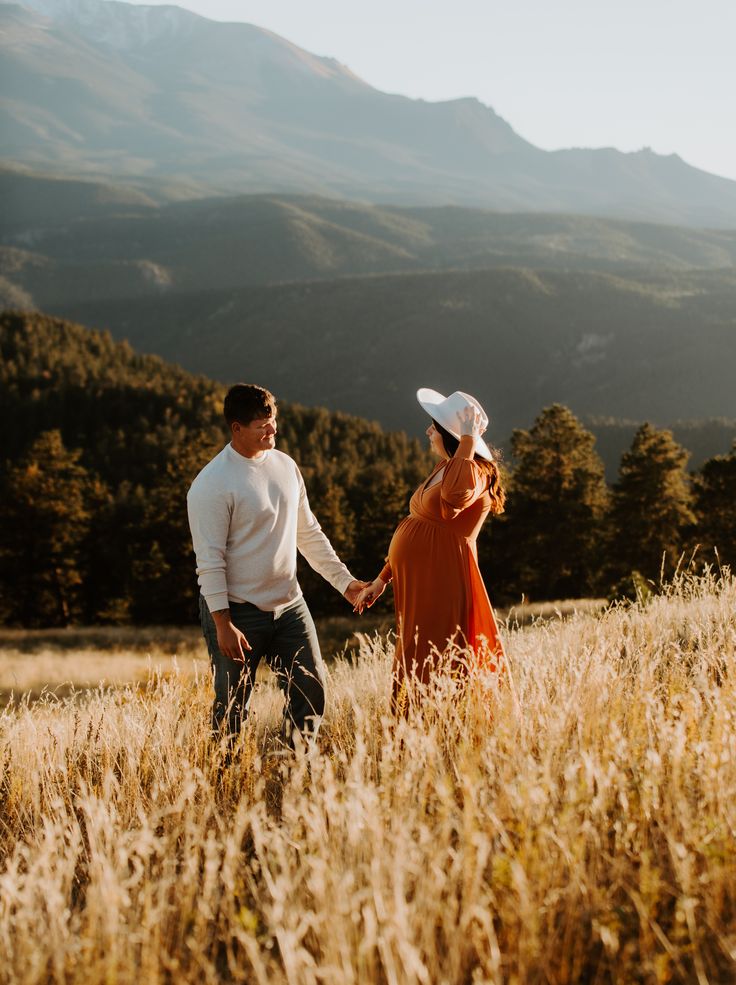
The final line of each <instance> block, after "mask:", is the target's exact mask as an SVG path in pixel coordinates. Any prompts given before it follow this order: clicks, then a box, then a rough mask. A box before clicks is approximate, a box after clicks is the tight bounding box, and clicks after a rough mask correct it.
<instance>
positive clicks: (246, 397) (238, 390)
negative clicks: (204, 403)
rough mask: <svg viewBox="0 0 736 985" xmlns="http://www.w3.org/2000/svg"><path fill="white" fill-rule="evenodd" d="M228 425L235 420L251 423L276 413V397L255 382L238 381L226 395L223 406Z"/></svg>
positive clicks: (240, 422) (241, 422)
mask: <svg viewBox="0 0 736 985" xmlns="http://www.w3.org/2000/svg"><path fill="white" fill-rule="evenodd" d="M223 413H224V414H225V420H226V421H227V424H228V427H230V425H231V424H233V423H234V422H235V421H237V422H238V424H250V423H251V421H258V420H261V419H262V418H265V417H272V416H273V415H274V414H275V413H276V399H275V397H274V395H273V394H272V393H269V391H268V390H266V389H264V387H262V386H256V385H255V383H236V384H235V385H234V386H231V387H230V389H229V390H228V391H227V394H226V395H225V404H224V407H223Z"/></svg>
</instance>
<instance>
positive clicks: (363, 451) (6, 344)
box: [0, 313, 736, 627]
mask: <svg viewBox="0 0 736 985" xmlns="http://www.w3.org/2000/svg"><path fill="white" fill-rule="evenodd" d="M0 357H1V359H0V412H1V413H2V417H3V421H4V422H5V427H4V428H3V429H2V431H1V432H0V462H2V463H3V466H2V475H0V619H2V621H3V622H5V623H6V624H19V625H23V626H28V627H32V626H49V625H66V624H71V623H93V622H111V623H123V622H132V623H141V624H142V623H168V622H185V621H192V620H194V618H195V613H196V594H197V586H196V578H195V575H194V559H193V556H192V552H191V542H190V537H189V529H188V525H187V518H186V505H185V498H186V492H187V489H188V487H189V484H190V482H191V480H192V479H193V478H194V476H195V475H196V473H197V472H198V471H199V469H200V468H201V467H202V466H203V465H204V464H205V463H206V462H207V461H208V460H209V459H210V458H211V457H212V456H213V455H214V454H216V453H217V451H218V450H219V449H220V448H221V447H222V446H223V444H224V442H225V441H226V440H227V437H226V433H225V431H224V427H223V425H222V422H221V406H222V397H223V394H224V388H223V387H222V386H220V385H219V384H217V383H214V382H213V381H211V380H208V379H206V378H205V377H198V376H194V375H192V374H189V373H186V372H185V371H184V370H182V369H180V368H179V367H176V366H174V365H171V364H169V363H165V362H164V361H163V360H161V359H158V358H157V357H153V356H142V355H139V354H137V353H135V352H134V351H133V350H132V349H131V348H130V347H129V346H127V345H125V344H120V343H115V342H113V341H112V339H111V338H110V337H109V336H108V335H106V334H105V333H98V332H91V331H89V330H87V329H84V328H82V327H81V326H77V325H72V324H70V323H68V322H64V321H61V320H59V319H53V318H48V317H46V316H43V315H38V314H33V315H31V314H20V313H5V314H3V315H2V316H0ZM244 375H247V367H246V369H245V370H244ZM259 382H265V383H266V384H267V383H268V381H259ZM277 396H278V395H277ZM279 429H280V434H279V440H278V447H280V448H281V449H282V450H283V451H285V452H287V453H288V454H290V455H292V456H293V457H294V458H295V459H296V460H297V462H298V463H299V465H300V468H301V469H302V472H303V474H304V478H305V482H306V485H307V489H308V492H309V497H310V502H311V505H312V508H313V510H314V512H315V514H316V515H317V517H318V519H319V520H320V522H321V524H322V526H323V528H324V529H325V531H326V533H327V534H328V536H329V537H330V539H331V540H332V543H333V544H334V546H335V548H336V549H337V551H338V553H339V554H340V556H341V557H342V558H343V559H344V560H345V561H346V563H347V564H348V565H349V566H350V567H351V570H353V572H354V573H355V574H356V576H358V577H366V578H368V577H372V576H373V575H374V574H375V573H376V572H377V571H378V570H379V568H380V567H381V564H382V560H383V557H384V554H385V552H386V550H387V548H388V543H389V541H390V538H391V534H392V532H393V529H394V527H395V525H396V523H397V522H398V520H399V519H400V518H401V517H402V516H403V515H405V513H406V511H407V508H408V501H409V497H410V495H411V493H412V491H413V489H414V488H415V487H416V486H417V485H418V484H419V482H421V481H422V479H423V478H424V477H425V476H426V474H427V472H428V471H429V468H430V467H431V459H430V457H429V454H428V452H427V450H426V449H425V447H424V446H423V445H422V444H420V443H419V442H418V441H415V440H411V439H409V438H407V436H406V435H404V434H401V433H386V432H384V431H383V430H382V429H381V428H380V426H379V425H378V424H376V423H373V422H369V421H365V420H362V419H360V418H355V417H352V416H350V415H347V414H341V413H335V412H328V411H327V410H324V409H322V408H304V407H299V406H296V405H290V404H285V403H282V402H280V403H279ZM594 444H595V439H594V437H593V435H592V434H590V433H589V432H588V431H587V430H586V429H585V428H584V427H583V425H582V424H581V423H580V421H578V420H577V418H576V417H575V416H574V415H573V414H572V412H571V411H570V410H568V409H567V408H565V407H563V406H561V405H553V406H551V407H548V408H546V409H545V410H543V411H542V412H541V414H540V415H539V417H538V418H537V420H536V421H535V422H534V424H533V426H532V427H531V428H529V429H528V430H518V431H516V432H514V435H513V438H512V442H511V457H510V461H509V463H508V464H507V465H506V466H505V467H504V471H505V478H506V483H507V487H508V490H509V500H508V507H507V512H506V514H504V516H503V517H502V518H499V519H497V520H495V521H493V522H490V523H488V524H486V527H485V529H484V533H483V534H482V536H481V540H480V541H479V555H480V562H481V567H482V569H483V572H484V575H485V577H486V581H487V584H488V586H489V589H490V591H491V594H492V597H493V600H494V601H495V602H496V603H506V602H510V601H518V600H519V599H520V598H521V597H526V598H529V599H534V600H541V599H551V598H563V597H575V596H583V595H590V594H601V593H603V594H615V593H621V592H630V591H631V588H632V585H633V579H636V578H640V579H641V578H643V579H651V580H654V581H656V580H657V579H658V577H659V574H660V570H661V568H662V564H663V558H664V567H665V573H666V574H667V573H671V572H672V571H673V570H674V567H675V566H676V564H677V563H678V559H679V558H680V556H681V555H682V553H683V551H685V552H692V551H693V550H694V548H695V545H696V544H700V545H701V548H700V554H701V556H702V557H703V558H708V559H711V560H713V559H714V558H715V554H714V549H715V548H717V549H718V551H719V552H720V553H719V557H720V559H721V562H722V563H732V562H733V560H734V557H736V513H735V511H734V492H735V491H736V446H735V447H734V449H733V450H732V451H731V452H730V454H728V455H724V456H718V457H715V458H712V459H711V460H709V461H708V462H706V463H705V465H704V466H703V467H702V468H701V469H700V470H699V471H698V472H697V473H695V474H690V473H688V472H687V458H688V453H687V452H686V451H685V450H684V449H683V448H681V447H680V446H679V445H678V444H677V443H676V442H675V440H674V439H673V437H672V435H671V433H670V432H669V431H666V430H662V429H657V428H655V427H653V426H651V425H648V424H645V425H643V426H642V427H641V428H640V429H639V431H638V432H637V433H636V435H635V437H634V441H633V444H632V446H631V448H630V449H629V451H628V452H626V453H625V454H624V456H623V458H622V460H621V467H620V471H619V476H618V480H617V481H616V483H615V484H614V485H613V486H612V487H609V486H607V484H606V482H605V478H604V472H603V463H602V462H601V459H600V458H599V456H598V455H597V453H596V451H595V447H594ZM300 580H301V582H302V585H303V587H304V590H305V593H306V594H307V595H308V597H309V599H310V603H311V604H312V606H313V608H314V610H315V611H316V612H317V613H327V612H332V613H335V612H341V611H343V608H342V607H343V606H344V603H341V601H340V600H339V599H338V597H337V596H336V595H335V593H334V592H333V591H332V589H330V588H329V586H327V585H326V584H325V583H324V582H323V581H322V580H321V579H320V578H319V577H318V576H317V575H316V574H314V572H312V571H311V569H309V568H308V566H306V565H302V566H301V568H300Z"/></svg>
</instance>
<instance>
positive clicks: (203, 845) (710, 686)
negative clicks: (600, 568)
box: [0, 576, 736, 985]
mask: <svg viewBox="0 0 736 985" xmlns="http://www.w3.org/2000/svg"><path fill="white" fill-rule="evenodd" d="M507 643H508V650H509V654H510V659H511V665H512V668H513V674H514V681H515V686H516V692H517V694H518V703H519V704H518V708H519V709H520V714H519V713H518V710H517V707H516V705H515V702H514V700H513V696H512V692H511V689H510V688H505V689H504V690H502V691H501V692H499V693H498V694H497V695H495V696H493V695H484V694H483V693H482V692H481V690H480V688H479V687H473V688H472V689H471V690H470V692H469V693H466V694H462V693H460V692H459V691H458V690H457V688H456V686H455V685H454V684H453V683H452V682H449V681H448V682H444V684H443V685H442V686H441V687H439V688H438V689H437V690H436V692H435V693H434V694H433V695H432V696H431V698H428V699H427V700H426V703H425V705H424V709H423V712H422V714H419V715H416V716H414V717H413V718H412V719H411V720H409V721H408V722H401V723H399V724H398V725H396V724H395V723H394V722H393V721H392V720H391V719H390V718H389V717H388V692H389V669H390V653H388V652H387V649H386V646H385V644H384V643H383V642H382V641H381V639H379V638H374V639H370V638H367V637H366V638H365V639H364V640H363V645H362V649H361V654H360V657H359V659H358V661H357V663H356V664H355V665H351V664H350V663H348V662H346V661H337V662H336V663H335V664H333V665H332V667H331V669H330V671H329V706H328V711H327V714H326V717H325V721H324V726H323V729H322V732H321V736H320V750H319V751H316V750H311V751H308V752H306V753H305V754H303V755H301V756H299V757H297V758H296V759H295V760H294V761H288V760H281V759H279V758H278V757H270V756H268V755H267V754H268V752H269V749H270V748H271V745H270V737H271V736H272V734H273V733H274V731H275V730H276V728H277V726H278V719H279V714H280V709H279V697H278V694H277V693H276V692H275V691H274V690H272V688H271V687H270V686H269V685H261V686H260V687H259V688H258V691H257V694H256V700H255V706H254V709H253V716H252V718H251V720H250V722H249V724H248V727H247V730H246V732H245V733H244V735H243V740H242V745H241V747H240V750H239V755H238V756H237V757H236V760H235V762H234V764H233V765H232V766H231V767H230V768H229V769H227V770H223V769H221V768H220V764H219V763H218V759H217V756H216V755H215V754H213V752H212V750H211V749H210V747H209V743H208V732H207V722H208V713H209V701H210V693H209V686H208V682H207V679H206V677H205V678H201V679H199V680H194V681H192V680H191V679H188V678H183V677H177V676H173V677H172V676H167V677H163V676H160V677H158V678H154V679H153V680H152V681H151V682H150V683H149V685H148V687H147V688H146V689H145V690H144V691H142V692H141V691H138V690H133V689H127V690H125V689H124V690H122V691H121V690H115V691H113V690H98V691H96V692H93V693H92V694H91V695H90V696H89V697H88V698H87V700H86V701H85V702H83V703H81V704H80V703H79V701H78V700H77V701H76V702H65V701H61V702H58V701H53V700H50V699H49V700H46V701H41V702H38V703H36V704H33V705H27V706H25V707H24V706H20V707H17V706H11V707H10V708H8V709H6V711H5V712H4V713H3V715H2V717H0V758H1V760H2V816H1V817H2V827H1V829H0V846H1V850H2V853H3V861H2V874H1V875H0V953H2V955H3V960H2V962H0V982H14V983H15V982H23V983H28V985H31V983H36V982H37V983H48V982H54V983H62V982H63V983H79V985H82V983H84V985H96V983H103V982H104V983H106V985H109V983H117V985H123V983H134V982H135V983H138V982H145V983H149V982H150V983H158V982H161V983H163V982H176V983H179V985H181V983H187V982H197V983H210V982H211V983H215V982H218V983H220V982H230V981H233V982H248V983H251V982H253V983H259V985H266V983H268V985H272V983H281V982H288V983H292V985H297V983H310V985H311V983H314V985H317V983H320V985H321V983H329V985H350V983H356V985H357V983H361V985H363V983H372V982H386V983H397V985H398V983H410V982H411V983H421V985H427V983H435V982H437V983H455V982H468V983H481V982H509V983H512V982H515V983H520V985H522V983H523V985H533V983H537V982H540V983H541V982H545V983H546V982H552V983H558V982H560V983H561V982H622V983H623V982H626V983H630V982H653V983H654V982H671V981H672V982H674V981H679V982H685V981H687V982H690V981H692V982H699V983H705V982H711V983H716V982H718V983H725V982H730V981H733V980H734V977H735V976H736V701H735V700H734V699H735V698H736V584H735V583H734V581H733V580H731V579H730V578H729V577H728V576H726V577H724V578H722V579H721V580H720V581H716V580H715V579H712V578H705V579H700V580H697V579H689V580H684V579H683V580H681V581H680V582H679V583H678V584H677V585H676V586H675V587H674V588H673V589H672V590H671V591H669V593H668V594H667V595H666V596H659V597H655V598H652V599H650V600H649V601H648V602H647V603H646V604H642V605H640V606H635V607H631V608H623V607H622V608H614V609H612V610H610V611H607V612H606V613H604V614H602V615H590V614H583V615H579V616H576V617H574V618H572V619H571V620H569V621H567V622H554V623H547V624H544V625H538V626H535V627H532V628H531V629H526V630H514V631H512V632H510V634H509V635H508V637H507Z"/></svg>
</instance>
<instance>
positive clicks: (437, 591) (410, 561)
mask: <svg viewBox="0 0 736 985" xmlns="http://www.w3.org/2000/svg"><path fill="white" fill-rule="evenodd" d="M440 469H444V473H443V475H442V479H441V481H440V480H438V481H437V482H436V483H435V484H434V485H430V483H431V482H432V479H433V478H434V477H435V476H436V475H437V473H438V472H439V470H440ZM488 485H489V481H488V473H487V471H486V470H485V469H484V468H483V466H482V465H480V464H479V463H478V462H476V461H475V460H472V459H466V458H460V457H453V458H450V459H449V460H444V461H442V462H440V463H438V465H437V466H436V468H435V469H433V471H432V473H431V475H430V476H429V477H428V478H427V479H426V481H425V482H423V483H422V485H421V486H419V488H418V489H417V490H416V492H415V493H414V495H413V496H412V498H411V501H410V503H409V516H407V517H405V518H404V519H403V520H402V521H401V523H400V524H399V525H398V527H397V528H396V531H395V533H394V535H393V538H392V540H391V544H390V546H389V551H388V559H387V563H386V565H385V567H384V569H383V571H382V572H381V576H380V577H381V578H382V579H383V580H384V581H390V580H392V581H393V590H394V605H395V608H396V656H395V658H394V705H395V706H396V702H397V700H398V696H399V694H400V692H401V690H402V686H403V682H404V680H405V678H406V677H407V676H416V677H418V678H419V679H420V680H421V681H422V682H424V683H426V682H427V681H428V679H429V677H430V675H431V672H432V670H433V668H434V667H436V666H437V662H438V656H439V655H440V654H442V653H443V652H444V651H446V650H447V649H448V646H452V645H453V644H454V645H456V646H458V647H461V648H468V647H469V648H472V654H473V658H474V659H475V660H476V661H477V662H478V663H479V664H480V665H482V666H483V667H485V668H487V669H488V670H490V671H497V672H500V671H501V670H502V666H501V664H502V660H503V646H502V643H501V639H500V636H499V633H498V627H497V625H496V620H495V618H494V615H493V609H492V607H491V603H490V600H489V598H488V593H487V592H486V589H485V585H484V584H483V579H482V577H481V574H480V570H479V569H478V554H477V548H476V539H477V537H478V532H479V530H480V528H481V527H482V526H483V521H484V520H485V518H486V516H487V515H488V513H489V512H490V509H491V496H490V493H489V489H488Z"/></svg>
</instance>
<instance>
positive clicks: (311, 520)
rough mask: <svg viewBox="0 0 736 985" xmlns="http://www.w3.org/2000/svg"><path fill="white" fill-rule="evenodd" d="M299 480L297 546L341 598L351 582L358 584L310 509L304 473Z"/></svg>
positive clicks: (299, 473) (299, 474)
mask: <svg viewBox="0 0 736 985" xmlns="http://www.w3.org/2000/svg"><path fill="white" fill-rule="evenodd" d="M297 475H298V478H299V514H298V517H297V528H296V546H297V547H298V549H299V553H300V554H302V555H303V556H304V557H305V558H306V559H307V561H308V562H309V564H310V566H311V567H312V568H314V570H315V571H316V572H317V574H320V575H322V577H323V578H324V579H325V581H328V582H329V583H330V584H331V585H332V587H333V588H334V589H335V590H336V591H338V592H339V593H340V594H341V595H344V594H345V591H346V589H347V587H348V585H349V584H350V582H351V581H355V579H354V578H353V576H352V575H351V574H350V572H349V571H348V569H347V568H346V567H345V565H344V564H343V563H342V561H341V560H340V558H339V557H338V556H337V554H336V553H335V550H334V548H333V546H332V544H331V543H330V542H329V540H328V539H327V537H326V536H325V534H324V532H323V530H322V527H320V525H319V523H318V522H317V518H316V517H315V515H314V513H312V511H311V509H310V508H309V500H308V499H307V490H306V487H305V485H304V479H303V478H302V474H301V472H299V470H298V469H297Z"/></svg>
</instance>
